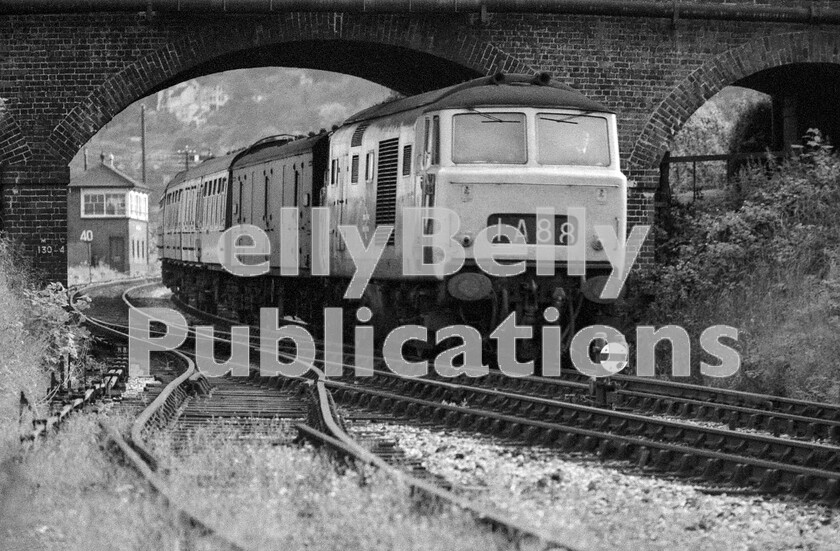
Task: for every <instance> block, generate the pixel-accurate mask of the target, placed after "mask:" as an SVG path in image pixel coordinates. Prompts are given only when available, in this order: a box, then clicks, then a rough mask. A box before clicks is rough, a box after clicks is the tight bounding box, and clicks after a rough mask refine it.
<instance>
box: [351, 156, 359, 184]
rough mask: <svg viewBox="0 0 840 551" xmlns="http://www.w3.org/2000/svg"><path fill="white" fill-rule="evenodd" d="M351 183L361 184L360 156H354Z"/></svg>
mask: <svg viewBox="0 0 840 551" xmlns="http://www.w3.org/2000/svg"><path fill="white" fill-rule="evenodd" d="M350 183H351V184H358V183H359V156H358V155H353V161H352V163H351V164H350Z"/></svg>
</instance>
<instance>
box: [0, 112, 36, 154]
mask: <svg viewBox="0 0 840 551" xmlns="http://www.w3.org/2000/svg"><path fill="white" fill-rule="evenodd" d="M30 159H32V149H31V148H30V147H29V142H28V141H27V140H26V138H25V137H24V136H23V133H22V132H21V130H20V125H19V124H18V122H17V119H15V116H14V115H13V114H12V113H11V111H10V110H9V109H8V108H7V107H6V106H5V105H4V104H2V103H0V165H3V166H8V165H19V164H25V163H27V162H29V160H30Z"/></svg>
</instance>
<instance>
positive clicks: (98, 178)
mask: <svg viewBox="0 0 840 551" xmlns="http://www.w3.org/2000/svg"><path fill="white" fill-rule="evenodd" d="M69 187H72V188H111V189H133V190H135V191H140V192H143V193H149V192H150V191H151V190H150V189H149V188H147V187H146V186H144V185H143V184H141V183H140V182H138V181H137V180H135V179H134V178H132V177H131V176H129V175H128V174H126V173H124V172H122V171H121V170H119V169H117V168H115V167H113V166H111V165H110V164H106V163H105V162H104V161H103V162H102V163H100V164H98V165H96V166H94V167H92V168H89V169H88V170H86V171H84V172H82V173H81V174H79V175H78V176H76V177H75V178H71V179H70V184H69Z"/></svg>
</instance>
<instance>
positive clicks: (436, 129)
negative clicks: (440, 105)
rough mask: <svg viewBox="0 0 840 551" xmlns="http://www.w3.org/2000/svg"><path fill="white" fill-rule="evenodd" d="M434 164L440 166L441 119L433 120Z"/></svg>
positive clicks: (434, 118) (436, 117)
mask: <svg viewBox="0 0 840 551" xmlns="http://www.w3.org/2000/svg"><path fill="white" fill-rule="evenodd" d="M432 164H433V165H437V164H440V117H438V116H437V115H435V116H434V117H433V118H432Z"/></svg>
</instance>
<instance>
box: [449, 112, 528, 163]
mask: <svg viewBox="0 0 840 551" xmlns="http://www.w3.org/2000/svg"><path fill="white" fill-rule="evenodd" d="M525 136H526V134H525V115H524V114H522V113H465V114H462V115H455V116H454V117H453V119H452V144H453V145H452V160H453V161H455V162H456V163H500V164H524V163H525V162H527V160H528V154H527V151H526V149H525Z"/></svg>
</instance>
